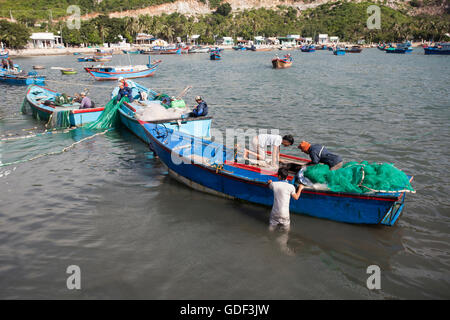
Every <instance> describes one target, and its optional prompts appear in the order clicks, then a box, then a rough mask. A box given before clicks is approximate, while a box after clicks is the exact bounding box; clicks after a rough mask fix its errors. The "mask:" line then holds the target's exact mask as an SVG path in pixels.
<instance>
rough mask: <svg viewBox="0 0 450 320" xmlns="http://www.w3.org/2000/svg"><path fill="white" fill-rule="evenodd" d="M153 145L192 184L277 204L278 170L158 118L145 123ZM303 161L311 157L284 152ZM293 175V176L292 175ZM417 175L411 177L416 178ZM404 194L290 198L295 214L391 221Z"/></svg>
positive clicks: (306, 193)
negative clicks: (249, 161) (273, 185)
mask: <svg viewBox="0 0 450 320" xmlns="http://www.w3.org/2000/svg"><path fill="white" fill-rule="evenodd" d="M140 125H141V126H142V128H143V130H144V131H145V134H146V135H147V136H148V139H149V141H150V148H151V149H152V150H153V151H154V152H155V154H156V155H157V156H158V157H159V159H160V161H161V162H162V163H163V164H164V165H165V166H167V168H168V172H169V174H170V175H171V176H172V177H174V178H175V179H177V180H178V181H180V182H182V183H184V184H186V185H188V186H189V187H191V188H193V189H196V190H199V191H203V192H206V193H210V194H214V195H217V196H222V197H226V198H229V199H239V200H245V201H248V202H252V203H256V204H261V205H265V206H272V205H273V193H272V191H271V190H270V189H269V187H268V185H267V182H268V180H273V181H277V178H276V176H277V173H276V172H274V171H270V170H265V169H262V168H260V167H256V166H251V165H246V164H242V163H238V162H236V161H235V150H233V149H229V148H226V147H224V146H223V145H222V144H218V143H215V142H212V141H211V140H210V139H203V138H200V137H195V136H192V135H189V134H186V133H183V132H180V131H176V130H174V129H172V128H168V127H167V126H165V125H163V124H161V123H157V122H140ZM282 157H283V159H291V160H293V161H297V162H298V163H306V162H308V160H306V159H301V158H297V157H292V156H287V155H282ZM292 178H293V177H292V175H291V176H290V177H289V179H290V180H292ZM411 179H412V178H411ZM404 201H405V193H404V192H398V193H370V194H357V193H341V192H332V191H327V190H316V189H313V188H309V187H308V188H305V189H304V190H303V191H302V194H301V197H300V199H299V200H293V199H291V201H290V211H291V213H299V214H306V215H310V216H314V217H318V218H324V219H330V220H334V221H339V222H346V223H355V224H382V225H388V226H392V225H394V224H395V222H396V221H397V219H398V218H399V216H400V214H401V212H402V211H403V208H404Z"/></svg>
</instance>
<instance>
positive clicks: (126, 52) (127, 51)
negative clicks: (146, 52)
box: [122, 50, 141, 54]
mask: <svg viewBox="0 0 450 320" xmlns="http://www.w3.org/2000/svg"><path fill="white" fill-rule="evenodd" d="M122 52H123V53H125V54H140V53H141V50H122Z"/></svg>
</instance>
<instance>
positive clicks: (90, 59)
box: [77, 56, 95, 62]
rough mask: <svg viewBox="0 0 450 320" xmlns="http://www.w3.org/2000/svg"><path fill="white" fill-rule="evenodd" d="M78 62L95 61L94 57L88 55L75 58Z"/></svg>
mask: <svg viewBox="0 0 450 320" xmlns="http://www.w3.org/2000/svg"><path fill="white" fill-rule="evenodd" d="M77 60H78V62H95V58H94V57H93V56H90V57H81V58H77Z"/></svg>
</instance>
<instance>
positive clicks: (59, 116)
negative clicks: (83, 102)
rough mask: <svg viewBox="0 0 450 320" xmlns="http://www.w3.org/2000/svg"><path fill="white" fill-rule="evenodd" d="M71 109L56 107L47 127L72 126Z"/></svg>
mask: <svg viewBox="0 0 450 320" xmlns="http://www.w3.org/2000/svg"><path fill="white" fill-rule="evenodd" d="M70 112H71V110H58V109H56V108H55V110H54V111H53V113H52V114H51V116H50V118H49V119H48V122H47V125H46V126H47V128H68V127H70Z"/></svg>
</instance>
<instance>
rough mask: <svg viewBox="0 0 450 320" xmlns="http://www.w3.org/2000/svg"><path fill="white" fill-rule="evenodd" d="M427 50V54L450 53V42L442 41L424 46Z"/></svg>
mask: <svg viewBox="0 0 450 320" xmlns="http://www.w3.org/2000/svg"><path fill="white" fill-rule="evenodd" d="M423 50H425V54H426V55H429V54H442V55H450V42H441V43H436V44H435V45H434V46H432V47H426V48H423Z"/></svg>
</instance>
